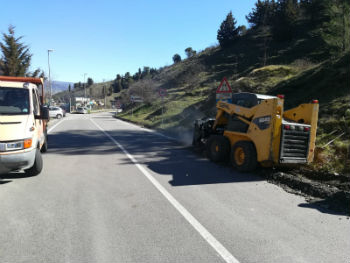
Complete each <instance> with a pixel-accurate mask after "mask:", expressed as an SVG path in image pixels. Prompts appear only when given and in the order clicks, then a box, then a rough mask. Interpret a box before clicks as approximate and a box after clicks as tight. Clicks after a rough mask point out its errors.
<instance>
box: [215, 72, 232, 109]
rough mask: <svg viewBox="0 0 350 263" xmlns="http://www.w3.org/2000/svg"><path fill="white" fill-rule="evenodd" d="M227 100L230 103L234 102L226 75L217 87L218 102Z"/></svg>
mask: <svg viewBox="0 0 350 263" xmlns="http://www.w3.org/2000/svg"><path fill="white" fill-rule="evenodd" d="M218 101H225V102H228V103H232V89H231V87H230V84H229V83H228V81H227V79H226V78H225V77H224V78H223V79H222V81H221V83H220V85H219V87H218V88H217V89H216V102H218Z"/></svg>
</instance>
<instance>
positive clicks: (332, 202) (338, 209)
mask: <svg viewBox="0 0 350 263" xmlns="http://www.w3.org/2000/svg"><path fill="white" fill-rule="evenodd" d="M299 207H303V208H311V209H316V210H318V211H320V212H321V213H325V214H332V215H348V216H349V215H350V206H349V204H348V203H346V202H344V200H342V199H341V198H339V196H336V195H335V196H331V197H328V198H325V199H321V200H311V201H310V202H308V203H303V204H299Z"/></svg>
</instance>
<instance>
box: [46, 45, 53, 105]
mask: <svg viewBox="0 0 350 263" xmlns="http://www.w3.org/2000/svg"><path fill="white" fill-rule="evenodd" d="M50 52H53V49H48V50H47V64H48V65H49V86H50V102H49V105H51V101H52V86H51V70H50Z"/></svg>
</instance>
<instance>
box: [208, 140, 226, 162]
mask: <svg viewBox="0 0 350 263" xmlns="http://www.w3.org/2000/svg"><path fill="white" fill-rule="evenodd" d="M207 152H208V156H209V159H210V160H211V161H213V162H220V161H224V160H225V159H227V158H228V156H229V153H230V141H229V140H228V139H227V138H226V137H225V136H223V135H212V136H210V138H209V140H208V142H207Z"/></svg>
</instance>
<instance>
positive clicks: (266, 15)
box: [246, 0, 276, 28]
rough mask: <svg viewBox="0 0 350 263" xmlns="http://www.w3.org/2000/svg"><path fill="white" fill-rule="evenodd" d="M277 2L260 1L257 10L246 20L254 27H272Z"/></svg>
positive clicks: (256, 4) (256, 5) (257, 3)
mask: <svg viewBox="0 0 350 263" xmlns="http://www.w3.org/2000/svg"><path fill="white" fill-rule="evenodd" d="M275 8H276V5H275V1H274V0H272V1H270V0H263V1H261V0H258V1H257V2H256V3H255V8H253V10H252V12H250V13H249V14H248V15H247V16H246V19H247V21H248V23H249V24H250V25H251V26H252V27H255V28H256V27H259V26H266V25H271V24H272V22H273V16H274V12H275Z"/></svg>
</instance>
